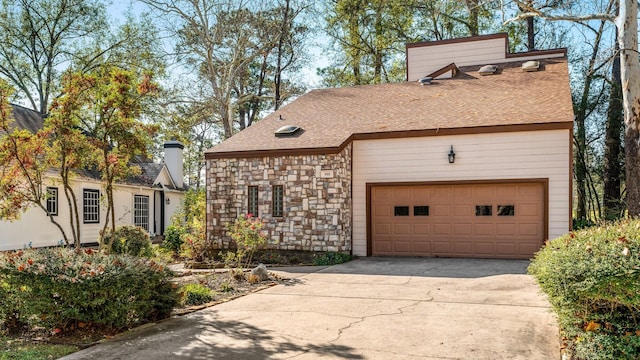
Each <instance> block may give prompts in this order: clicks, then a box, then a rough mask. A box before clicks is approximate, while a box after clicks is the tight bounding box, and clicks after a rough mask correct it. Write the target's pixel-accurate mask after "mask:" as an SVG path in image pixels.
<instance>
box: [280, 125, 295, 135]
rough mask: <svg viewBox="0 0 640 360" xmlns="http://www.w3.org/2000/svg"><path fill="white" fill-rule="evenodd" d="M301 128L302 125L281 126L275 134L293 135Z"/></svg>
mask: <svg viewBox="0 0 640 360" xmlns="http://www.w3.org/2000/svg"><path fill="white" fill-rule="evenodd" d="M299 130H300V127H298V126H293V125H285V126H283V127H281V128H280V129H278V130H276V132H275V134H276V136H277V137H281V136H291V135H293V134H295V133H296V132H298V131H299Z"/></svg>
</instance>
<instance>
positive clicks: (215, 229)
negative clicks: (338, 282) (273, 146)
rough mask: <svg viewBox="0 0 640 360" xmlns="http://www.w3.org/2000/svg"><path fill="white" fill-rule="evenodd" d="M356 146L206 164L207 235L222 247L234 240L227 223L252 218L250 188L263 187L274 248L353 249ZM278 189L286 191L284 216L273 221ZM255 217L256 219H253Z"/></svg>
mask: <svg viewBox="0 0 640 360" xmlns="http://www.w3.org/2000/svg"><path fill="white" fill-rule="evenodd" d="M351 149H352V145H351V144H349V145H348V146H346V147H345V148H344V150H342V151H341V152H340V153H338V154H326V155H297V156H274V157H261V158H230V159H209V160H207V236H208V238H209V240H210V241H212V242H213V243H214V244H216V245H217V247H218V248H228V247H229V243H230V241H231V238H230V237H229V236H227V234H226V231H225V224H227V223H229V222H232V221H234V220H235V219H236V218H237V217H238V215H244V214H246V213H247V206H248V205H247V193H248V187H249V186H258V214H257V215H258V216H260V217H261V218H262V219H263V220H264V221H265V223H266V225H265V230H266V231H267V234H268V239H269V241H270V245H269V247H270V248H272V249H281V250H309V251H341V252H347V251H350V250H351V221H352V205H351V201H352V200H351V161H352V160H351V159H352V156H351V155H352V152H351V151H352V150H351ZM273 185H283V187H284V216H283V217H280V218H274V217H272V216H271V202H272V190H273ZM254 215H256V214H254Z"/></svg>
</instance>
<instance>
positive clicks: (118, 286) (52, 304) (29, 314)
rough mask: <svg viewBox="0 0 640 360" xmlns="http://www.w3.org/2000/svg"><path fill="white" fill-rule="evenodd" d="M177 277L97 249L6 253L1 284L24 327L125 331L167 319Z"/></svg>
mask: <svg viewBox="0 0 640 360" xmlns="http://www.w3.org/2000/svg"><path fill="white" fill-rule="evenodd" d="M171 276H172V273H171V271H170V270H168V269H167V268H165V267H164V266H163V265H160V264H157V263H155V262H153V261H149V260H146V259H144V258H137V257H131V256H127V255H105V254H102V253H98V252H95V251H93V250H91V249H77V250H70V249H65V248H52V249H29V250H24V251H17V252H9V253H4V254H0V283H4V284H6V287H5V289H9V290H10V291H9V293H8V294H5V295H7V296H6V297H5V298H3V300H2V303H3V306H5V307H6V308H7V309H10V310H12V311H15V314H16V318H17V323H18V324H26V325H28V326H32V327H33V326H43V327H45V328H46V329H50V330H53V329H56V328H57V329H62V330H64V329H66V328H68V326H69V325H71V324H74V323H77V322H81V323H85V324H90V325H98V326H104V327H108V328H113V329H121V328H125V327H129V326H132V325H136V324H140V323H144V322H146V321H149V320H155V319H158V318H163V317H166V316H167V315H168V314H169V313H170V312H171V310H172V309H173V307H174V306H175V305H176V303H177V294H176V291H175V289H174V286H173V285H172V283H171V282H170V281H169V280H170V278H171ZM11 320H12V319H11V317H10V316H6V315H5V317H4V318H3V319H0V323H4V325H5V326H7V327H10V326H12V324H11V323H9V322H10V321H11Z"/></svg>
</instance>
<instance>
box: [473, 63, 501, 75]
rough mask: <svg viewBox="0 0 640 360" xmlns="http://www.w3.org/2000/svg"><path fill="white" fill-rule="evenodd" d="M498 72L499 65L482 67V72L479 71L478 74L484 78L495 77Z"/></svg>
mask: <svg viewBox="0 0 640 360" xmlns="http://www.w3.org/2000/svg"><path fill="white" fill-rule="evenodd" d="M497 70H498V66H497V65H485V66H483V67H481V68H480V70H478V73H480V75H482V76H485V75H493V74H495V73H496V71H497Z"/></svg>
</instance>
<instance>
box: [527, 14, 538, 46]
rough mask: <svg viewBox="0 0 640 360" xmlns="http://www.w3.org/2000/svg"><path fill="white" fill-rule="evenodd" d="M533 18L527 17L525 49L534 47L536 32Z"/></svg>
mask: <svg viewBox="0 0 640 360" xmlns="http://www.w3.org/2000/svg"><path fill="white" fill-rule="evenodd" d="M534 26H535V18H534V17H533V16H532V17H528V18H527V50H529V51H533V50H535V49H536V34H535V31H534V30H535V28H534Z"/></svg>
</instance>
